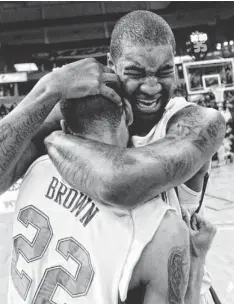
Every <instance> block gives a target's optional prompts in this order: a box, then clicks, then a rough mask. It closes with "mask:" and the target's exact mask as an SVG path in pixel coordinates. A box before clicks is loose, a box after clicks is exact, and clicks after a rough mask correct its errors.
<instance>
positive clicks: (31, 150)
mask: <svg viewBox="0 0 234 304" xmlns="http://www.w3.org/2000/svg"><path fill="white" fill-rule="evenodd" d="M46 79H47V77H44V78H43V79H42V80H40V81H39V84H38V85H36V86H35V87H34V89H33V90H32V91H31V92H30V93H29V94H28V95H27V96H26V97H25V98H24V99H23V100H22V101H21V103H20V104H19V105H18V106H17V107H16V108H15V109H14V110H13V111H12V112H11V113H9V114H8V115H7V116H5V117H4V118H3V119H2V120H1V121H0V151H1V152H0V193H3V192H4V191H6V190H7V189H8V188H9V187H10V186H11V185H12V184H13V183H14V182H15V181H16V180H17V179H19V178H20V177H21V176H22V175H23V174H24V173H25V171H26V170H27V168H28V167H29V165H30V164H31V163H32V162H33V161H34V160H35V159H36V158H37V157H38V156H39V154H38V149H37V147H36V145H35V143H36V141H37V139H36V133H37V132H38V130H39V128H40V127H41V125H42V124H43V122H44V121H45V119H46V118H47V116H48V115H49V113H50V112H51V110H52V109H53V108H54V106H55V104H56V102H57V101H58V96H55V95H53V96H52V94H50V88H49V87H48V86H47V85H46ZM42 82H43V83H42ZM33 138H34V142H32V139H33ZM41 142H42V143H43V140H41Z"/></svg>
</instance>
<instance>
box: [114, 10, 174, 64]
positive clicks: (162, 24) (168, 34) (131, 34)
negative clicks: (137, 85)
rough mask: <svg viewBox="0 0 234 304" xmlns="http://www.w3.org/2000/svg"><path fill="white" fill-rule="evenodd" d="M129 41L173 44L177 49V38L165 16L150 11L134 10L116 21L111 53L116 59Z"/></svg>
mask: <svg viewBox="0 0 234 304" xmlns="http://www.w3.org/2000/svg"><path fill="white" fill-rule="evenodd" d="M127 43H131V44H133V45H142V46H144V45H146V44H153V45H172V47H173V50H174V51H175V38H174V35H173V33H172V30H171V28H170V26H169V25H168V23H167V22H166V21H165V20H164V19H163V18H161V17H160V16H158V15H157V14H155V13H152V12H149V11H141V10H140V11H133V12H131V13H129V14H127V15H125V16H124V17H122V18H121V19H120V20H119V21H118V22H117V23H116V25H115V27H114V30H113V32H112V35H111V43H110V55H111V57H112V59H113V60H114V61H116V59H118V58H119V57H120V56H121V54H122V49H123V46H124V45H126V44H127Z"/></svg>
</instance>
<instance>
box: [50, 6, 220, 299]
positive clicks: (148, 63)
mask: <svg viewBox="0 0 234 304" xmlns="http://www.w3.org/2000/svg"><path fill="white" fill-rule="evenodd" d="M174 52H175V41H174V36H173V34H172V32H171V29H170V27H169V25H168V24H167V23H166V22H165V21H164V20H163V19H162V18H160V17H159V16H157V15H156V14H153V13H150V12H145V11H136V12H132V13H130V14H128V15H126V16H125V17H123V18H122V19H121V20H120V21H119V22H117V24H116V26H115V28H114V30H113V33H112V37H111V45H110V55H109V63H108V64H109V67H111V68H112V69H113V70H114V71H115V72H116V74H117V75H118V76H119V78H120V80H121V82H122V83H123V88H124V92H125V95H126V97H127V98H128V99H129V100H130V101H131V105H132V108H133V113H134V122H133V125H132V126H131V128H130V134H131V136H132V137H131V144H130V147H131V148H128V149H122V148H121V149H120V148H118V147H114V146H106V145H103V144H99V143H95V142H94V141H87V140H84V139H80V138H77V140H76V149H74V146H73V149H71V146H70V143H69V137H66V136H64V134H62V133H56V135H55V136H53V135H51V138H50V139H49V142H50V145H51V146H52V147H53V150H50V149H49V154H50V156H51V158H52V160H53V161H54V162H56V163H57V164H62V167H61V169H59V168H58V169H59V170H60V173H61V174H62V176H63V177H64V178H65V179H66V180H67V181H69V182H70V183H71V184H72V185H73V186H74V187H75V186H77V187H83V190H84V191H86V192H87V191H88V192H87V193H89V194H90V195H95V196H96V197H97V198H99V199H101V200H103V201H108V202H111V203H112V204H113V205H124V206H129V207H131V206H132V204H133V205H135V204H136V201H138V203H141V202H143V201H146V200H147V199H149V198H152V197H154V195H157V194H159V193H161V192H162V191H165V190H167V191H166V193H165V200H166V201H167V202H168V203H169V204H170V205H171V206H173V207H174V208H175V209H176V210H177V212H178V214H180V206H183V207H186V208H187V209H192V210H196V209H197V208H198V204H199V199H200V196H201V189H202V186H203V180H204V176H205V174H206V172H207V171H208V170H209V168H210V159H211V157H212V155H213V154H214V153H215V152H216V151H217V149H218V148H219V146H220V145H221V142H222V140H223V138H224V135H225V123H224V120H223V119H222V117H221V115H220V113H219V112H217V111H215V110H213V109H206V108H202V107H198V106H195V105H194V104H191V103H188V102H186V101H183V100H181V101H180V102H175V100H173V99H172V100H170V96H171V93H172V88H173V84H174ZM99 66H100V65H99V64H97V63H96V69H95V70H96V72H97V73H98V71H101V72H99V78H96V79H97V80H98V81H99V83H100V84H101V83H102V82H101V81H102V80H103V79H105V74H103V73H102V71H103V69H101V68H99ZM77 73H78V75H79V74H80V71H78V69H77ZM135 147H137V148H138V149H134V148H135ZM70 159H72V160H73V163H75V165H72V162H71V161H70ZM55 165H56V164H55ZM94 166H95V170H93V168H94ZM80 168H85V169H84V171H85V172H88V178H87V180H86V179H85V180H84V179H83V178H82V177H81V175H80ZM96 168H99V169H96ZM101 168H105V171H103V170H101ZM96 180H101V184H100V183H98V184H97V183H95V181H96ZM90 185H92V186H91V187H90ZM174 186H177V188H176V190H175V189H174V188H173V187H174ZM130 189H131V190H130ZM132 189H134V190H132ZM201 212H203V210H202V211H201ZM205 282H206V284H205V285H206V286H204V288H203V294H204V293H205V291H207V290H208V289H209V286H210V279H209V277H208V275H207V277H206V278H205ZM202 301H203V302H204V301H205V300H202Z"/></svg>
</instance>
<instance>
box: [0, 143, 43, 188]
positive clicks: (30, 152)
mask: <svg viewBox="0 0 234 304" xmlns="http://www.w3.org/2000/svg"><path fill="white" fill-rule="evenodd" d="M38 156H39V155H38V151H37V149H36V147H35V145H34V144H33V143H30V144H29V146H28V147H27V148H26V149H25V151H24V152H23V154H22V156H21V157H20V159H19V161H18V163H17V164H16V166H15V168H14V169H13V170H12V172H11V173H10V174H9V175H8V178H6V179H5V181H4V182H3V183H2V184H1V193H3V192H5V191H7V190H8V189H9V188H10V187H11V186H12V185H13V184H14V183H15V182H17V180H18V179H20V178H21V177H22V176H23V175H24V173H25V172H26V171H27V170H28V168H29V167H30V165H31V164H32V163H33V162H34V161H35V160H36V159H37V157H38Z"/></svg>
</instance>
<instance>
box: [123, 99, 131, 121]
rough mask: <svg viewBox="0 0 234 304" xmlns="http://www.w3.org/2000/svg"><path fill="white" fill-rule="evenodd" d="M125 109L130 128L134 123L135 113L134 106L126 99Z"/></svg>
mask: <svg viewBox="0 0 234 304" xmlns="http://www.w3.org/2000/svg"><path fill="white" fill-rule="evenodd" d="M124 109H125V113H126V122H127V125H128V126H131V124H132V123H133V112H132V106H131V104H130V102H129V101H128V100H127V99H126V98H124Z"/></svg>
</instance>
